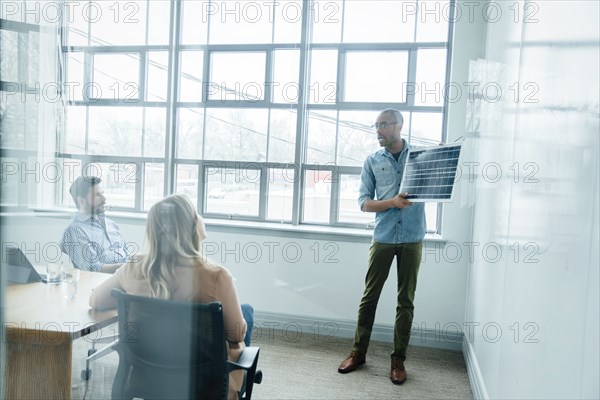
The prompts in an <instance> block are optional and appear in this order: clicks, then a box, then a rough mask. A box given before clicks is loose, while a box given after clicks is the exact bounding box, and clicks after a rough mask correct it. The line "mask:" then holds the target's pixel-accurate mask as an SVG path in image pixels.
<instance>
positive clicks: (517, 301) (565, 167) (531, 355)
mask: <svg viewBox="0 0 600 400" xmlns="http://www.w3.org/2000/svg"><path fill="white" fill-rule="evenodd" d="M496 5H501V6H502V7H503V10H502V11H503V15H504V16H505V17H504V18H502V19H501V20H499V21H496V22H493V23H492V22H490V23H488V25H487V38H486V56H485V59H484V60H481V61H480V62H479V63H477V65H475V66H473V68H472V72H476V74H474V75H477V76H478V78H479V81H480V82H482V83H485V82H499V83H500V85H501V86H502V87H503V88H505V92H504V98H502V100H501V101H498V102H495V103H494V102H487V104H484V105H482V107H480V111H479V113H478V117H479V118H480V120H481V125H480V133H479V138H478V140H477V145H476V147H477V148H478V149H479V161H480V162H481V163H482V164H485V163H488V164H489V163H497V164H498V165H500V166H502V169H503V172H504V173H505V177H504V178H503V179H501V180H499V181H498V182H496V183H489V182H486V178H487V180H488V181H489V180H490V178H491V177H490V176H485V175H480V176H479V177H478V182H477V188H476V189H477V192H476V197H477V202H476V208H475V215H474V223H473V240H477V241H479V242H482V243H497V244H498V245H499V248H500V249H502V251H503V252H504V255H505V257H503V258H502V259H501V260H499V261H498V262H493V261H492V258H493V257H487V259H486V258H485V257H476V258H475V260H474V262H473V263H472V264H471V265H470V269H469V291H468V294H467V312H466V317H465V319H466V321H468V322H473V323H477V324H479V328H482V327H483V326H484V325H485V324H488V325H487V328H488V329H487V330H483V329H480V330H479V332H478V331H477V330H475V334H474V335H473V337H472V338H465V351H466V356H467V360H468V363H469V371H470V373H471V378H472V385H473V386H474V391H475V393H476V395H477V396H481V397H490V398H598V397H599V396H600V393H599V389H598V376H599V366H598V364H599V348H598V342H599V337H598V335H599V334H598V315H599V294H598V293H599V292H598V284H599V280H598V264H599V263H598V224H599V223H598V219H599V214H598V203H599V200H600V199H599V197H598V179H599V175H598V146H599V142H598V133H599V130H598V128H599V124H598V111H599V107H598V87H599V86H598V85H599V81H598V70H599V65H598V62H599V61H598V60H599V53H598V40H599V34H598V15H599V11H600V10H599V8H598V3H597V2H589V1H571V2H567V1H543V2H539V1H538V2H525V3H523V2H521V3H520V6H521V7H524V8H522V9H521V10H522V11H523V10H525V11H526V13H525V14H521V15H520V18H517V21H516V22H515V14H514V10H515V2H506V3H504V2H497V3H496ZM524 19H525V20H527V22H525V21H524ZM515 82H518V84H519V86H520V88H521V94H522V95H523V96H521V98H520V99H518V101H515V99H514V98H512V95H513V93H514V92H512V91H510V90H506V88H508V87H510V86H511V85H512V84H514V83H515ZM526 85H528V86H526ZM482 103H483V102H482ZM515 163H518V167H517V164H515ZM510 167H513V169H510ZM515 170H518V171H519V172H520V173H519V174H518V175H515ZM488 172H489V171H488ZM528 174H531V175H529V178H532V179H529V180H526V178H527V176H528ZM517 249H518V252H517Z"/></svg>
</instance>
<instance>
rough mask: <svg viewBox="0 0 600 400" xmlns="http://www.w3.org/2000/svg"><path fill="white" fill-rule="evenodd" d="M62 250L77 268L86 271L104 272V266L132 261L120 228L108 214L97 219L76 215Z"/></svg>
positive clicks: (65, 236)
mask: <svg viewBox="0 0 600 400" xmlns="http://www.w3.org/2000/svg"><path fill="white" fill-rule="evenodd" d="M60 248H61V250H62V251H63V253H65V254H67V255H68V256H69V258H70V259H71V261H72V262H73V265H75V267H77V268H79V269H82V270H85V271H100V270H102V266H103V265H104V264H121V263H124V262H127V261H128V260H129V251H128V249H127V244H126V243H125V240H124V239H123V237H122V236H121V233H120V232H119V226H118V225H117V224H115V223H114V222H113V221H111V220H110V219H108V218H106V217H105V216H104V214H100V215H96V216H94V217H93V216H92V215H90V214H85V213H82V212H79V211H78V212H76V213H75V215H73V218H72V219H71V223H70V224H69V226H68V227H67V229H65V231H64V233H63V236H62V238H61V240H60Z"/></svg>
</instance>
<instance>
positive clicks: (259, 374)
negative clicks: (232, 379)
mask: <svg viewBox="0 0 600 400" xmlns="http://www.w3.org/2000/svg"><path fill="white" fill-rule="evenodd" d="M262 378H263V374H262V371H256V373H255V374H254V383H256V384H260V383H261V382H262Z"/></svg>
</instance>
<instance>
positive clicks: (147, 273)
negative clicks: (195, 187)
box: [90, 194, 253, 397]
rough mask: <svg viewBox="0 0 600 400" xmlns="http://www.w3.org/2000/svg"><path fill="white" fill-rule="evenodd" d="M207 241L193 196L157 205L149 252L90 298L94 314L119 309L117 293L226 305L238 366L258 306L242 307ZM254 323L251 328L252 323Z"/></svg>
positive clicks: (235, 382)
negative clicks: (206, 252)
mask: <svg viewBox="0 0 600 400" xmlns="http://www.w3.org/2000/svg"><path fill="white" fill-rule="evenodd" d="M205 238H206V231H205V229H204V222H203V221H202V218H201V217H200V216H199V215H198V213H197V212H196V210H195V208H194V206H193V205H192V202H191V201H190V199H189V198H188V197H187V196H184V195H179V194H174V195H171V196H168V197H166V198H164V199H163V200H161V201H160V202H158V203H156V204H155V205H154V206H152V208H150V211H149V212H148V220H147V223H146V242H147V243H146V245H147V251H146V253H145V254H143V255H141V256H140V257H139V258H138V259H137V260H132V261H130V262H128V263H127V264H124V265H123V266H122V267H121V268H119V269H118V270H117V271H116V272H115V274H114V275H113V276H111V277H110V278H109V279H108V280H106V281H105V282H104V283H103V284H102V285H100V286H98V287H97V288H96V289H95V290H94V291H93V292H92V295H91V296H90V306H91V307H92V308H94V309H110V308H115V307H116V301H115V299H114V298H113V297H112V296H111V294H110V293H111V290H112V289H115V288H116V289H120V290H122V291H124V292H126V293H129V294H133V295H137V296H147V297H153V298H159V299H167V300H177V301H194V302H200V303H209V302H213V301H219V302H221V303H222V305H223V318H224V321H225V332H226V334H227V341H228V343H229V350H228V358H229V359H230V360H232V361H236V360H237V359H238V358H239V356H240V354H241V353H242V351H243V350H244V348H245V347H246V346H247V345H249V344H250V343H249V342H250V337H251V329H252V313H253V310H252V307H251V306H249V305H247V304H244V305H243V306H242V307H240V303H239V301H238V297H237V292H236V289H235V286H234V283H233V277H232V276H231V274H230V273H229V271H227V269H225V268H224V267H222V266H220V265H217V264H214V263H212V262H210V261H208V260H207V259H206V258H205V257H204V256H203V255H202V253H201V252H200V242H201V241H202V240H204V239H205ZM246 321H248V323H246ZM240 372H241V371H236V372H233V373H232V374H231V376H230V379H229V382H230V383H229V392H230V397H231V396H234V397H235V395H236V392H237V391H239V390H240V388H241V384H242V376H243V375H242V374H241V373H240Z"/></svg>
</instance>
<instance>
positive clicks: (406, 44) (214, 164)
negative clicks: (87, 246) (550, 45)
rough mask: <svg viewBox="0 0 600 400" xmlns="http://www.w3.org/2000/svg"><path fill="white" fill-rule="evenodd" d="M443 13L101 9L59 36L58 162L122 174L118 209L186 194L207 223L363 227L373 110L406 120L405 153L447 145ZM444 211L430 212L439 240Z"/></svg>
mask: <svg viewBox="0 0 600 400" xmlns="http://www.w3.org/2000/svg"><path fill="white" fill-rule="evenodd" d="M450 5H451V1H449V0H447V1H419V2H417V1H394V2H390V1H375V0H368V1H367V0H365V1H360V0H332V1H327V2H321V1H314V2H306V1H266V2H198V1H194V0H183V1H181V2H170V1H161V0H151V1H132V2H126V3H125V2H122V3H119V2H117V3H113V2H109V3H107V4H103V5H102V12H103V13H102V15H105V16H107V18H104V19H103V20H102V21H99V22H98V23H90V22H89V19H90V15H88V16H85V15H83V16H82V15H78V17H77V18H74V19H73V22H72V23H71V24H70V25H69V26H67V29H64V38H63V51H64V70H65V71H66V80H67V82H69V84H70V85H71V87H72V88H73V90H72V91H70V92H69V105H68V107H67V110H66V119H65V132H64V134H63V135H62V137H61V144H60V148H59V154H60V156H61V157H62V158H64V159H65V160H78V161H79V162H80V164H79V165H80V168H89V166H90V165H97V166H98V168H99V171H102V172H105V173H107V174H108V175H107V177H109V178H110V179H114V178H119V179H124V178H125V176H128V177H129V178H130V181H129V182H112V183H111V185H107V187H106V188H105V190H106V192H107V196H108V198H109V200H114V205H113V206H114V209H123V210H132V211H144V210H147V209H148V208H149V207H150V205H151V204H153V203H154V202H155V201H156V200H157V199H159V198H161V197H162V196H164V195H166V194H168V193H174V192H179V193H187V194H188V195H189V196H190V197H192V199H193V200H194V201H196V202H197V206H198V209H199V210H200V211H201V212H202V213H203V214H204V215H205V216H210V217H214V218H228V219H241V220H255V221H278V222H285V223H292V224H300V223H307V224H323V225H333V226H363V227H364V226H365V225H370V224H372V222H373V219H374V216H373V215H372V214H369V213H362V212H360V210H359V209H358V205H357V200H356V199H357V196H358V188H359V176H360V171H361V167H362V163H363V161H364V159H365V157H366V156H367V155H368V154H370V153H372V152H374V151H376V150H377V149H378V143H377V141H376V136H375V135H374V132H373V130H372V129H371V128H370V126H371V125H372V124H373V122H374V120H375V118H376V116H377V113H378V111H379V110H381V109H384V108H388V107H394V108H398V109H399V110H401V111H402V112H403V115H404V120H405V124H404V128H403V134H404V135H405V137H406V138H408V139H409V140H410V141H411V142H412V143H416V144H420V145H427V144H437V143H439V142H441V141H443V140H444V112H445V105H444V101H443V97H442V93H443V91H442V89H443V87H444V85H445V84H446V79H447V78H446V71H447V65H448V32H449V26H448V23H447V21H446V22H444V19H443V18H442V20H440V16H443V15H446V14H447V9H448V7H449V6H450ZM89 9H90V10H91V9H92V7H89ZM443 10H446V14H444V12H443ZM90 12H91V11H90ZM109 17H110V18H109ZM117 17H118V18H117ZM86 21H87V23H86ZM115 21H116V22H115ZM127 21H129V22H132V21H135V23H127ZM357 27H360V29H357ZM369 27H373V29H370V28H369ZM78 168H79V167H78ZM111 171H112V172H111ZM111 173H112V175H110V174H111ZM59 202H61V203H62V204H67V203H68V199H66V200H65V199H59ZM438 211H439V207H438V205H436V204H428V205H427V218H428V229H429V230H431V231H435V230H437V213H438Z"/></svg>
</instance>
